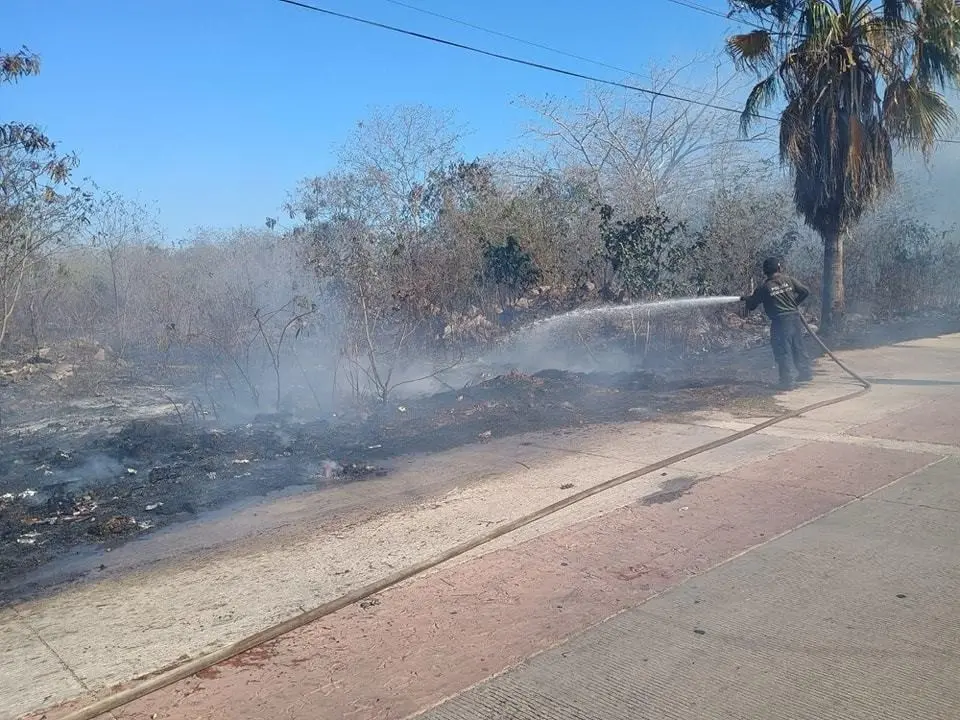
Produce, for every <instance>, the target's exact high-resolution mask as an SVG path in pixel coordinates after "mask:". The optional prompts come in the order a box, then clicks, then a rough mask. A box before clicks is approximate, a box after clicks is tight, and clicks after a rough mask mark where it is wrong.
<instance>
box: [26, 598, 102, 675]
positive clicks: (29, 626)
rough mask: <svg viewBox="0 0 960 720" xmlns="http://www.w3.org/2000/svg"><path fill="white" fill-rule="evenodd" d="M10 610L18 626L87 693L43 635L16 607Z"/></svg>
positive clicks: (70, 668)
mask: <svg viewBox="0 0 960 720" xmlns="http://www.w3.org/2000/svg"><path fill="white" fill-rule="evenodd" d="M10 609H11V610H13V614H14V615H16V616H17V620H19V621H20V624H21V625H23V626H24V627H25V628H26V629H27V630H28V631H29V632H30V634H31V635H33V636H34V637H35V638H36V639H37V640H38V641H39V642H40V644H41V645H43V646H44V647H45V648H46V649H47V652H49V653H50V654H51V655H53V656H54V657H55V658H56V659H57V662H58V663H59V664H60V667H62V668H63V669H64V670H66V671H67V673H68V674H69V675H70V677H72V678H73V679H74V680H76V682H77V684H78V685H79V686H80V687H82V688H83V689H84V690H86V691H88V692H89V691H90V688H89V687H88V686H87V683H85V682H84V681H83V678H81V677H80V676H79V675H77V673H76V672H75V671H74V669H73V668H72V667H70V665H69V664H67V661H66V660H64V659H63V657H61V655H60V653H58V652H57V651H56V650H54V649H53V646H52V645H50V643H48V642H47V641H46V639H45V638H44V637H43V635H41V634H40V632H39V631H38V630H37V629H36V628H35V627H34V626H33V625H32V624H31V623H30V621H29V620H27V619H26V618H25V617H24V616H23V615H22V614H21V612H20V610H19V609H18V608H17V606H16V605H12V606H11V607H10Z"/></svg>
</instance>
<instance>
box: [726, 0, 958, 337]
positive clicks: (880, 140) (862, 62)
mask: <svg viewBox="0 0 960 720" xmlns="http://www.w3.org/2000/svg"><path fill="white" fill-rule="evenodd" d="M730 5H731V14H732V15H735V16H737V17H739V18H740V19H741V20H744V21H746V22H747V24H749V25H752V26H753V27H755V28H756V29H755V30H752V31H751V32H747V33H743V34H738V35H734V36H732V37H730V38H728V39H727V49H728V51H729V52H730V54H731V55H732V56H733V58H734V61H735V62H736V64H737V67H738V68H739V69H747V70H751V71H753V72H755V73H756V74H757V76H758V78H760V81H759V82H758V83H757V84H756V85H755V86H754V87H753V90H752V91H751V92H750V95H749V97H748V98H747V101H746V103H745V105H744V108H743V114H742V116H741V130H742V131H744V132H746V131H747V130H748V129H749V128H750V126H751V125H752V124H753V123H754V122H756V121H757V120H760V119H763V116H762V115H761V113H762V112H763V111H764V110H765V109H766V108H769V107H770V106H771V105H773V104H774V103H777V102H778V101H779V102H782V103H783V109H782V111H781V113H780V117H779V123H780V160H781V162H783V163H785V164H788V165H789V166H790V168H791V170H792V173H793V180H794V201H795V203H796V206H797V210H798V211H799V212H800V214H801V215H802V216H803V218H804V220H805V221H806V222H807V224H808V225H809V226H810V227H812V228H813V229H814V230H816V231H817V232H818V233H819V234H820V236H821V237H822V238H823V315H822V319H821V325H822V327H823V329H824V331H827V332H829V331H831V330H836V329H837V327H838V326H839V323H840V321H841V319H842V316H843V304H844V303H843V301H844V298H843V237H844V235H845V234H846V232H847V231H848V230H849V229H850V228H851V227H852V226H853V225H855V224H856V223H857V221H858V220H859V219H860V217H861V216H862V215H863V213H864V212H865V211H866V210H867V209H868V208H870V207H871V205H873V204H874V203H875V202H876V201H877V200H878V199H879V198H880V197H882V196H883V195H884V194H885V193H886V192H887V191H888V190H889V189H890V188H891V186H892V185H893V182H894V174H893V148H894V144H896V145H897V146H898V147H900V148H904V149H909V150H919V151H921V152H922V153H923V154H924V156H925V157H926V158H929V157H930V153H931V151H932V149H933V147H934V144H935V142H936V141H937V139H938V138H940V137H942V135H943V133H944V131H945V130H947V128H948V127H949V126H950V125H951V123H952V121H953V120H954V114H953V112H952V110H951V108H950V105H949V104H948V102H947V100H946V98H945V92H946V91H947V89H948V88H949V87H950V86H951V85H952V86H956V85H957V84H958V81H960V0H730Z"/></svg>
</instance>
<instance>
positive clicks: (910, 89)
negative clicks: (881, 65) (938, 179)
mask: <svg viewBox="0 0 960 720" xmlns="http://www.w3.org/2000/svg"><path fill="white" fill-rule="evenodd" d="M883 118H884V124H885V125H886V127H887V128H888V130H889V132H890V135H891V136H892V137H894V138H895V139H896V140H897V141H898V142H899V143H900V144H902V145H903V146H904V147H907V148H910V149H913V150H920V151H921V152H923V153H924V154H925V155H928V154H929V152H930V150H931V149H932V148H933V145H934V143H935V142H936V140H937V138H939V137H941V136H943V135H944V134H945V133H946V131H947V130H948V129H949V128H950V125H951V124H952V123H953V122H954V121H955V119H956V114H955V113H954V111H953V109H952V108H951V107H950V103H949V102H948V101H947V99H946V98H945V97H944V96H943V95H941V94H940V93H939V92H937V91H936V90H934V89H933V88H932V87H930V86H929V85H927V84H925V83H923V82H921V81H920V80H919V79H918V78H912V79H909V80H904V81H901V82H896V83H891V84H890V85H888V86H887V89H886V92H885V93H884V98H883Z"/></svg>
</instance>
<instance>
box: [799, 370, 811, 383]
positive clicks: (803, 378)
mask: <svg viewBox="0 0 960 720" xmlns="http://www.w3.org/2000/svg"><path fill="white" fill-rule="evenodd" d="M797 382H802V383H808V382H813V373H812V372H810V371H809V370H807V371H806V372H802V373H800V375H798V376H797Z"/></svg>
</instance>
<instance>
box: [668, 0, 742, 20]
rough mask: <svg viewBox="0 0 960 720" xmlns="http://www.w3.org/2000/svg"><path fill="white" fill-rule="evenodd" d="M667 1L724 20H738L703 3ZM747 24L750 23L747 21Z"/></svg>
mask: <svg viewBox="0 0 960 720" xmlns="http://www.w3.org/2000/svg"><path fill="white" fill-rule="evenodd" d="M666 1H667V2H668V3H673V4H674V5H679V6H680V7H685V8H689V9H691V10H696V11H697V12H702V13H704V14H705V15H713V16H715V17H719V18H723V19H724V20H733V21H734V22H740V21H738V20H736V19H735V18H732V17H730V16H729V15H727V14H726V13H725V12H721V11H720V10H714V9H713V8H708V7H704V6H703V5H698V4H697V3H694V2H688V0H666ZM747 24H748V25H749V24H751V23H747Z"/></svg>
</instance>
